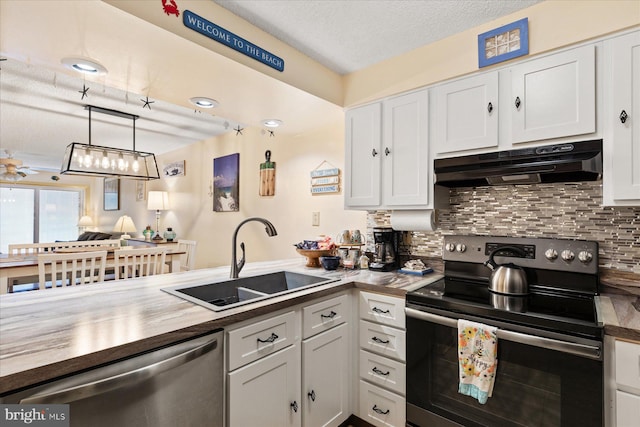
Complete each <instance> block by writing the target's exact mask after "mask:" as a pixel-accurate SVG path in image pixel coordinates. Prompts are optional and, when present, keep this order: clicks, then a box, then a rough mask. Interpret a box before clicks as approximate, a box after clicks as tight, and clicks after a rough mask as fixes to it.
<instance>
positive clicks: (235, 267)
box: [230, 217, 278, 279]
mask: <svg viewBox="0 0 640 427" xmlns="http://www.w3.org/2000/svg"><path fill="white" fill-rule="evenodd" d="M249 221H258V222H261V223H263V224H264V225H265V228H264V230H265V231H266V232H267V235H268V236H269V237H273V236H275V235H277V234H278V232H277V231H276V228H275V227H274V226H273V224H271V223H270V222H269V221H267V220H266V219H264V218H258V217H253V218H247V219H245V220H244V221H242V222H241V223H240V224H238V226H237V227H236V229H235V231H234V232H233V240H232V242H231V245H232V247H231V276H230V277H231V278H232V279H237V278H238V274H239V273H240V270H242V267H244V242H241V243H240V249H242V258H241V259H240V262H237V260H236V239H237V238H238V231H239V230H240V227H242V226H243V225H244V224H245V223H247V222H249Z"/></svg>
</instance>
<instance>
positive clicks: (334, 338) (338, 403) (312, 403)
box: [302, 323, 351, 427]
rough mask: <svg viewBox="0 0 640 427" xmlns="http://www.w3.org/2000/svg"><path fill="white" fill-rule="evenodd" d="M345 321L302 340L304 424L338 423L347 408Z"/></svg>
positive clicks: (345, 417)
mask: <svg viewBox="0 0 640 427" xmlns="http://www.w3.org/2000/svg"><path fill="white" fill-rule="evenodd" d="M347 328H348V324H347V323H343V324H342V325H340V326H337V327H335V328H333V329H331V330H329V331H326V332H323V333H321V334H319V335H316V336H314V337H313V338H310V339H308V340H305V341H303V343H302V369H303V374H302V398H303V402H304V405H302V406H303V416H302V418H303V419H302V421H303V424H304V426H305V427H315V426H339V425H340V424H341V423H342V422H343V421H344V420H346V419H347V418H348V417H349V415H350V414H351V411H349V367H348V362H349V357H348V356H349V354H348V346H347V344H348V343H347V341H348V335H347V333H348V332H347Z"/></svg>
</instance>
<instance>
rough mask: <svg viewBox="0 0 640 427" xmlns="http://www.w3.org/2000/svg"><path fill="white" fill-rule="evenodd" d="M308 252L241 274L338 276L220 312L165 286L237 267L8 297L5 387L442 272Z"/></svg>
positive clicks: (2, 367)
mask: <svg viewBox="0 0 640 427" xmlns="http://www.w3.org/2000/svg"><path fill="white" fill-rule="evenodd" d="M304 264H305V259H304V258H296V259H294V260H284V261H272V262H260V263H252V264H247V265H246V266H245V268H244V269H243V270H242V272H241V273H240V276H241V277H247V276H253V275H259V274H263V273H270V272H276V271H283V270H286V271H293V272H300V273H305V274H311V275H316V276H325V277H327V278H336V279H339V280H338V281H337V282H333V283H329V284H326V285H321V286H317V287H312V288H308V289H303V290H300V291H297V292H294V293H291V294H288V295H282V296H279V297H275V298H271V299H267V300H263V301H258V302H254V303H250V304H246V305H244V306H240V307H236V308H231V309H228V310H223V311H220V312H215V311H212V310H208V309H206V308H204V307H201V306H199V305H197V304H194V303H191V302H189V301H185V300H183V299H181V298H178V297H176V296H173V295H170V294H168V293H166V292H164V291H161V289H162V288H166V287H171V286H179V285H201V284H208V283H214V282H219V281H224V280H227V279H228V278H229V267H219V268H210V269H201V270H193V271H187V272H180V273H171V274H163V275H159V276H151V277H143V278H137V279H129V280H122V281H117V282H116V281H114V282H110V283H98V284H91V285H86V286H77V287H68V288H59V289H55V290H46V291H32V292H23V293H17V294H6V295H2V296H0V394H2V393H5V392H7V391H12V390H17V389H20V388H23V387H27V386H32V385H35V384H38V383H40V382H43V381H48V380H51V379H53V378H56V377H59V376H62V375H66V374H70V373H73V372H77V371H80V370H83V369H87V368H91V367H94V366H96V365H99V364H103V363H107V362H111V361H114V360H118V359H121V358H123V357H127V356H131V355H133V354H136V353H140V352H143V351H147V350H151V349H154V348H156V347H160V346H163V345H167V344H171V343H175V342H177V341H180V340H183V339H186V338H191V337H194V336H197V335H199V334H202V333H206V332H210V331H212V330H214V329H217V328H221V327H225V326H227V325H230V324H233V323H236V322H239V321H242V320H246V319H250V318H253V317H256V316H260V315H263V314H267V313H270V312H273V311H276V310H279V309H282V308H286V307H288V306H293V305H297V304H300V303H304V302H307V301H311V300H313V299H316V298H319V297H323V296H325V295H330V294H333V293H336V292H339V291H341V290H345V289H350V288H353V287H357V288H362V289H368V290H372V291H379V292H384V293H387V294H391V295H397V296H401V297H402V296H404V294H405V293H406V291H407V290H408V289H414V288H417V287H420V286H422V285H424V284H427V283H429V282H431V281H433V280H435V279H437V278H438V277H441V276H438V275H437V274H435V273H433V274H430V275H425V276H423V277H420V276H412V275H405V274H397V273H382V272H374V271H369V270H363V271H360V270H342V269H340V270H336V271H325V270H324V269H322V268H308V267H305V266H304Z"/></svg>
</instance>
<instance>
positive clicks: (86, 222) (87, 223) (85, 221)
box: [78, 215, 93, 227]
mask: <svg viewBox="0 0 640 427" xmlns="http://www.w3.org/2000/svg"><path fill="white" fill-rule="evenodd" d="M92 225H93V220H92V219H91V217H90V216H89V215H83V216H82V217H81V218H80V220H79V221H78V226H80V227H91V226H92Z"/></svg>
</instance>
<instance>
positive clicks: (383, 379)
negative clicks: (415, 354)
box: [360, 350, 406, 396]
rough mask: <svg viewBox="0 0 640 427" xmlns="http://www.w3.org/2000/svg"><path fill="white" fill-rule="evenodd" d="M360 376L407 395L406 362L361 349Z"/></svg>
mask: <svg viewBox="0 0 640 427" xmlns="http://www.w3.org/2000/svg"><path fill="white" fill-rule="evenodd" d="M360 378H362V379H363V380H366V381H369V382H371V383H374V384H376V385H379V386H381V387H385V388H388V389H389V390H391V391H393V392H396V393H398V394H401V395H403V396H404V395H405V378H406V376H405V365H404V363H401V362H397V361H395V360H391V359H388V358H386V357H382V356H379V355H377V354H373V353H369V352H368V351H364V350H360Z"/></svg>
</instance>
